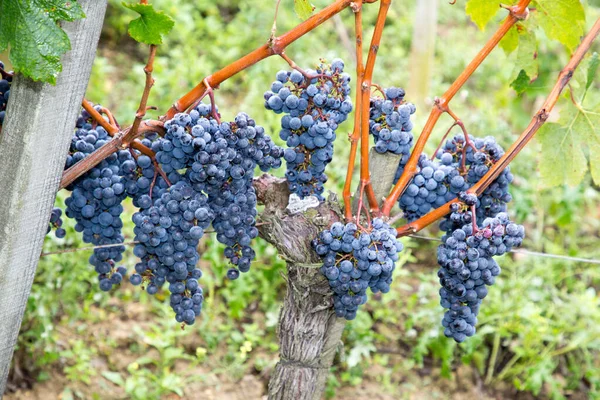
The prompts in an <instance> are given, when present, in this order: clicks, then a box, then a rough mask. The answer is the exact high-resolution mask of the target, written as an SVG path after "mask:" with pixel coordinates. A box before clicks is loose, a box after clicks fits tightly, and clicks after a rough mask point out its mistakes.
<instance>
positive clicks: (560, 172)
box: [538, 123, 587, 187]
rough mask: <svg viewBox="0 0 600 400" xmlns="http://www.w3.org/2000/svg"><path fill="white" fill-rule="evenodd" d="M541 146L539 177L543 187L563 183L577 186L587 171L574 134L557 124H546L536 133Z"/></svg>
mask: <svg viewBox="0 0 600 400" xmlns="http://www.w3.org/2000/svg"><path fill="white" fill-rule="evenodd" d="M538 140H539V141H540V143H541V144H542V158H541V160H540V175H541V178H542V184H543V186H545V187H552V186H558V185H562V184H565V183H568V184H569V185H573V186H575V185H578V184H579V183H580V182H581V180H582V179H583V177H584V175H585V172H586V170H587V163H586V160H585V155H584V154H583V150H582V149H581V143H580V141H579V138H578V137H577V135H576V133H575V132H574V131H573V130H572V129H570V127H564V126H562V125H560V124H558V123H546V124H545V125H544V126H543V127H542V128H541V129H540V132H539V133H538Z"/></svg>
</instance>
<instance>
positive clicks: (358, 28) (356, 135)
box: [342, 0, 365, 221]
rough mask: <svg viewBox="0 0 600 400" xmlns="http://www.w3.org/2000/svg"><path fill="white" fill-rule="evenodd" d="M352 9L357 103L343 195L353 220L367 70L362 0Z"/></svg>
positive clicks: (345, 210) (349, 216) (348, 217)
mask: <svg viewBox="0 0 600 400" xmlns="http://www.w3.org/2000/svg"><path fill="white" fill-rule="evenodd" d="M352 4H353V5H352V11H354V31H355V36H356V88H357V89H356V104H355V105H354V107H355V110H354V130H353V132H352V134H351V135H350V136H349V139H350V158H349V159H348V170H347V171H346V181H345V182H344V190H343V192H342V197H343V199H344V215H345V217H346V221H351V220H352V205H351V201H350V199H351V194H350V190H351V188H352V176H353V175H354V164H355V162H356V152H357V149H358V140H359V139H360V115H361V114H360V110H361V106H360V104H361V103H360V101H361V98H362V93H361V89H360V88H361V87H362V80H363V75H364V71H365V66H364V64H363V48H362V40H363V30H362V0H358V1H356V2H354V3H352Z"/></svg>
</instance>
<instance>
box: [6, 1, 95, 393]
mask: <svg viewBox="0 0 600 400" xmlns="http://www.w3.org/2000/svg"><path fill="white" fill-rule="evenodd" d="M79 3H80V4H81V6H82V7H83V10H84V12H85V14H86V18H85V19H83V20H80V21H76V22H72V23H64V24H62V26H63V29H64V30H65V31H66V33H67V34H68V35H69V38H70V39H71V50H70V51H69V52H68V53H66V54H65V55H64V57H63V58H62V61H63V72H62V73H61V74H60V75H59V76H58V79H57V83H56V86H52V85H49V84H42V83H39V82H33V81H31V80H30V79H27V78H24V77H23V76H20V75H17V76H16V77H15V80H14V82H13V84H12V87H11V90H10V101H9V103H8V110H7V113H6V120H5V121H4V126H3V127H2V133H1V134H0V397H1V396H2V394H3V393H4V390H5V389H6V378H7V376H8V370H9V368H10V362H11V359H12V354H13V350H14V347H15V344H16V342H17V335H18V333H19V328H20V326H21V319H22V317H23V312H24V311H25V306H26V304H27V298H28V297H29V291H30V289H31V284H32V282H33V277H34V275H35V269H36V267H37V263H38V259H39V255H40V252H41V250H42V245H43V242H44V236H45V235H46V229H47V227H48V220H49V218H50V211H51V209H52V206H53V204H54V199H55V197H56V191H57V190H58V187H59V183H60V178H61V175H62V171H63V167H64V164H65V159H66V157H67V150H68V147H69V143H70V142H71V136H72V135H73V129H74V126H75V120H76V118H77V114H78V112H79V109H80V106H81V100H82V99H83V96H84V94H85V90H86V87H87V85H88V80H89V78H90V73H91V69H92V64H93V61H94V57H95V54H96V46H97V44H98V39H99V37H100V30H101V29H102V22H103V21H104V12H105V11H106V0H79Z"/></svg>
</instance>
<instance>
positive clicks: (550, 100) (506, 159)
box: [396, 18, 600, 237]
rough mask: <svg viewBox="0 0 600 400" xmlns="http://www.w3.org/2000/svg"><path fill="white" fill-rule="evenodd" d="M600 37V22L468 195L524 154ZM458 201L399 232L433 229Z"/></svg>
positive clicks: (484, 187) (595, 25)
mask: <svg viewBox="0 0 600 400" xmlns="http://www.w3.org/2000/svg"><path fill="white" fill-rule="evenodd" d="M599 33H600V18H598V19H597V20H596V22H595V23H594V26H593V27H592V28H591V29H590V31H589V32H588V34H587V35H586V36H585V38H584V39H583V41H582V42H581V44H580V45H579V47H578V48H577V50H576V51H575V53H573V56H572V57H571V59H570V60H569V63H568V64H567V65H566V66H565V68H564V69H563V70H562V71H561V72H560V74H559V76H558V80H557V82H556V84H555V85H554V87H553V88H552V91H551V92H550V93H549V94H548V97H547V98H546V101H544V104H542V106H541V108H540V109H539V110H538V111H537V112H536V113H535V115H534V117H533V118H532V120H531V122H530V123H529V125H528V126H527V128H525V130H524V131H523V133H521V135H520V136H519V138H518V139H517V140H516V141H515V142H514V143H513V144H512V146H510V148H509V149H508V150H507V151H506V153H504V155H503V156H502V157H500V159H499V160H498V161H497V162H496V163H495V164H494V165H493V166H492V167H491V168H490V170H489V171H488V172H487V173H486V174H485V175H484V176H483V178H481V179H480V180H479V182H477V183H476V184H475V185H473V187H471V189H469V190H468V191H467V193H473V194H476V195H477V196H479V195H481V194H482V193H483V191H484V190H485V189H486V188H487V187H488V186H489V185H490V184H491V183H492V182H493V181H494V180H495V179H496V178H497V177H498V176H499V175H500V174H501V173H502V171H503V170H504V169H505V168H506V167H507V166H508V164H510V162H511V161H512V160H513V159H514V158H515V157H516V156H517V155H518V154H519V152H521V150H523V148H524V147H525V146H526V145H527V143H529V141H530V140H531V139H532V138H533V137H534V136H535V134H536V133H537V132H538V131H539V129H540V128H541V126H542V125H543V124H544V123H545V122H546V120H547V119H548V116H549V115H550V112H551V111H552V108H554V105H555V104H556V102H557V101H558V98H559V97H560V94H561V93H562V91H563V90H564V88H565V87H566V86H567V85H568V83H569V81H570V80H571V78H572V77H573V73H574V72H575V69H577V66H579V63H580V62H581V60H582V59H583V57H584V56H585V54H586V53H587V52H588V51H589V49H590V47H591V46H592V43H593V42H594V40H595V39H596V37H597V36H598V34H599ZM457 202H458V200H456V199H455V200H452V201H449V202H448V203H446V204H444V205H443V206H441V207H438V208H436V209H435V210H433V211H431V212H430V213H428V214H426V215H425V216H423V217H421V218H419V219H417V220H416V221H413V222H411V223H409V224H406V225H404V226H402V227H400V228H398V229H397V230H396V231H397V233H398V236H399V237H402V236H408V235H410V234H413V233H416V232H418V231H420V230H421V229H423V228H425V227H427V226H429V225H431V224H432V223H434V222H435V221H437V220H438V219H440V218H442V217H444V216H445V215H447V214H448V213H449V212H450V206H451V205H452V204H453V203H457Z"/></svg>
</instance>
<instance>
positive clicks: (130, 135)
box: [123, 44, 156, 145]
mask: <svg viewBox="0 0 600 400" xmlns="http://www.w3.org/2000/svg"><path fill="white" fill-rule="evenodd" d="M155 56H156V45H154V44H151V45H150V53H149V55H148V62H147V63H146V66H145V67H144V73H145V74H146V85H145V86H144V92H143V93H142V98H141V100H140V106H139V107H138V110H137V112H136V113H135V119H134V120H133V124H132V125H131V129H129V131H128V132H127V133H126V134H125V136H124V137H123V144H124V145H128V144H129V143H130V142H131V141H133V139H135V138H136V137H137V136H138V130H139V128H140V124H141V123H142V119H143V118H144V116H145V115H146V110H147V109H148V108H147V104H148V97H149V96H150V90H151V89H152V86H153V85H154V78H153V77H152V71H153V70H154V58H155Z"/></svg>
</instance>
